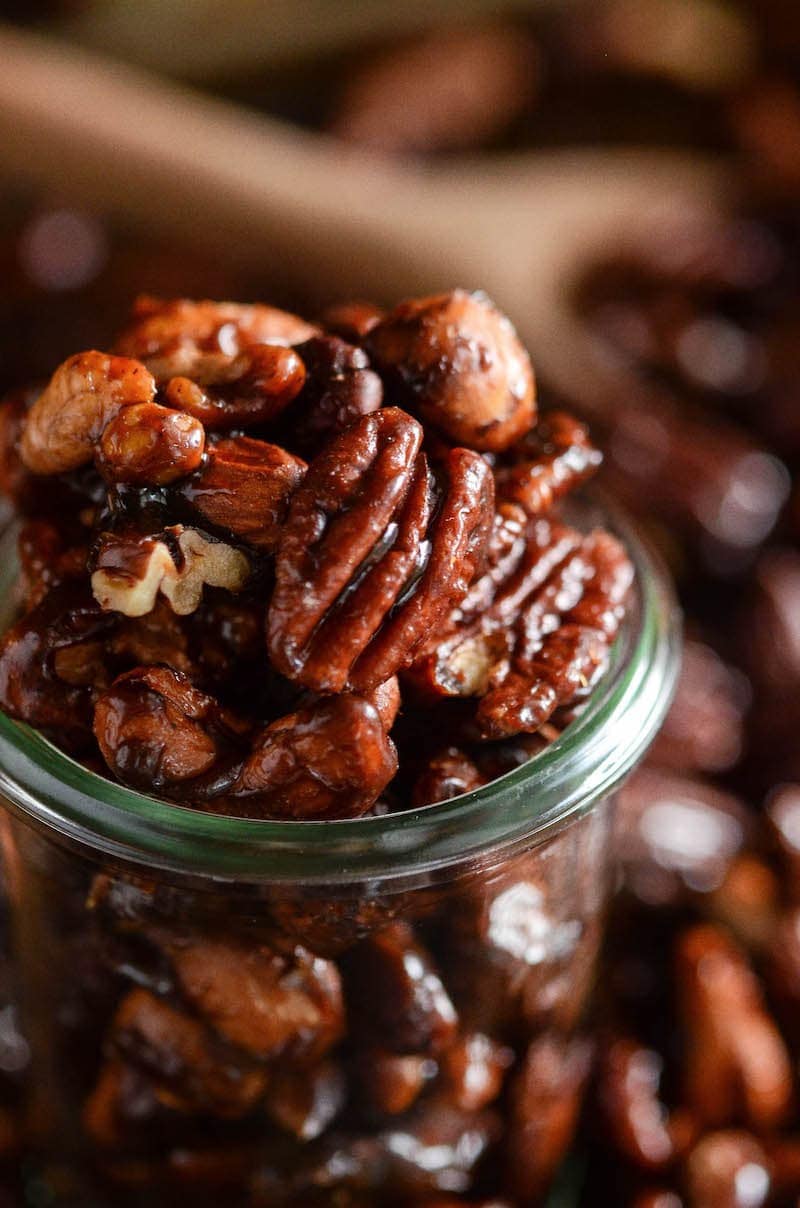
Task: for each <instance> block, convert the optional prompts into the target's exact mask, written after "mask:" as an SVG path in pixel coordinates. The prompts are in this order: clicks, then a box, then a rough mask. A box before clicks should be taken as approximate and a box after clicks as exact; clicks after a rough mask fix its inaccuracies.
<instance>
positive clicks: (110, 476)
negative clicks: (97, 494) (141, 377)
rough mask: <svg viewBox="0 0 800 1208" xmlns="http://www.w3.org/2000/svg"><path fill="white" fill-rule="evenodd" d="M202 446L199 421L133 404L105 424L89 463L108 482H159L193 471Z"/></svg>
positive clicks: (201, 453)
mask: <svg viewBox="0 0 800 1208" xmlns="http://www.w3.org/2000/svg"><path fill="white" fill-rule="evenodd" d="M204 447H205V432H204V431H203V425H202V424H201V423H200V421H199V420H197V419H194V418H193V417H192V416H191V415H184V414H183V413H182V412H180V411H170V410H169V408H167V407H160V406H159V405H158V404H157V403H138V404H135V405H133V406H131V407H125V408H124V409H123V410H122V411H120V412H119V413H118V414H117V415H116V416H115V417H114V418H113V419H112V420H111V421H110V422H109V423H108V424H106V426H105V428H104V429H103V432H102V434H101V436H100V441H99V443H98V445H97V447H96V450H95V463H96V465H97V468H98V469H99V471H100V473H101V474H102V475H103V477H104V478H105V479H106V480H107V481H108V482H126V483H134V484H136V485H137V486H165V485H166V484H167V483H170V482H175V480H176V479H178V478H183V477H184V476H185V475H186V474H191V473H192V471H193V470H196V469H197V467H198V466H199V465H200V462H201V460H202V457H203V449H204Z"/></svg>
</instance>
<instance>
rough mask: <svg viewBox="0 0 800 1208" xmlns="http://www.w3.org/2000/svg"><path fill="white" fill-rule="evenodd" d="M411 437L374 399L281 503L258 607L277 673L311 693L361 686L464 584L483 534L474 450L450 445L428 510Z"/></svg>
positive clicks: (485, 477)
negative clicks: (270, 568) (268, 593)
mask: <svg viewBox="0 0 800 1208" xmlns="http://www.w3.org/2000/svg"><path fill="white" fill-rule="evenodd" d="M421 440H422V431H421V429H420V426H419V424H418V423H417V422H416V421H415V420H413V419H412V418H411V417H410V416H408V415H406V414H405V413H404V412H402V411H399V410H397V409H395V408H386V409H384V410H382V411H378V412H376V413H375V414H374V415H369V416H365V417H364V418H363V419H362V420H360V421H359V422H358V423H357V424H355V425H354V426H353V427H352V428H350V429H349V430H348V431H347V432H345V433H344V434H343V435H341V436H340V437H338V438H337V439H336V440H334V441H333V442H332V443H331V444H330V445H329V446H328V448H327V449H326V450H325V451H324V452H323V453H322V454H321V455H320V456H319V457H318V458H317V459H316V460H315V461H314V462H313V463H312V465H311V466H310V468H309V471H308V474H307V475H306V478H305V480H304V482H303V484H302V485H301V486H300V488H299V489H298V490H297V491H296V492H295V495H294V497H293V499H292V502H291V505H290V508H289V515H288V518H287V521H286V524H285V526H284V531H283V535H282V538H281V543H280V546H279V548H278V553H277V560H276V583H275V590H274V593H273V596H272V600H271V603H270V607H269V612H268V617H267V635H268V645H269V651H270V656H271V658H272V661H273V663H274V664H275V666H276V667H277V668H278V669H279V670H280V671H281V672H282V673H283V674H284V675H287V676H289V677H290V678H292V679H296V680H298V681H299V682H300V683H303V684H306V685H307V686H308V687H311V688H314V689H315V690H317V691H326V692H332V691H341V690H342V689H343V688H347V687H351V688H355V689H357V690H358V691H369V690H370V689H372V688H374V687H376V686H377V685H378V684H380V683H382V682H383V681H384V680H386V679H388V678H389V677H390V676H391V675H393V674H394V673H395V672H396V671H397V670H398V668H399V667H401V666H402V665H403V663H405V662H406V661H407V660H408V659H409V657H410V655H411V654H412V652H413V650H414V649H415V647H416V646H417V645H418V643H419V642H420V641H421V640H422V638H423V637H424V636H425V635H426V634H427V633H430V632H431V630H432V629H434V628H435V627H436V626H437V625H438V624H439V622H440V621H441V620H442V619H443V617H444V616H445V615H446V613H447V611H448V610H449V608H450V607H451V606H452V605H453V604H454V602H455V601H456V600H458V599H460V598H462V597H463V595H464V594H465V593H466V591H467V588H468V587H469V584H470V582H471V580H472V578H473V577H474V575H475V572H476V570H477V569H478V567H479V566H480V565H481V562H482V559H483V556H484V552H485V548H486V545H487V543H488V539H489V531H490V527H491V518H492V497H493V495H492V483H491V475H490V472H489V469H488V467H487V466H486V464H485V463H484V462H483V461H482V459H481V458H479V457H478V456H477V455H476V454H474V453H470V452H469V451H468V450H465V449H455V450H452V452H451V455H450V459H449V461H448V464H447V467H446V476H447V481H446V484H445V487H444V496H443V499H442V502H441V505H440V507H439V509H438V512H437V513H436V515H435V517H434V518H433V519H432V515H433V502H434V501H433V480H432V476H431V472H430V470H429V468H428V465H427V462H426V460H425V458H424V457H423V456H421V455H420V454H419V448H420V444H421ZM398 601H402V603H400V604H399V606H398Z"/></svg>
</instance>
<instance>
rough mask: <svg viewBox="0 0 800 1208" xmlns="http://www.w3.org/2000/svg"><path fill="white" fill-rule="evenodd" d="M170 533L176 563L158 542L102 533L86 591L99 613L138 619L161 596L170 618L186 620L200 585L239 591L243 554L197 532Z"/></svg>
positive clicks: (245, 567) (246, 567)
mask: <svg viewBox="0 0 800 1208" xmlns="http://www.w3.org/2000/svg"><path fill="white" fill-rule="evenodd" d="M171 533H172V535H173V536H174V538H175V541H176V544H177V547H178V557H177V564H176V559H175V557H173V554H172V552H171V551H170V549H169V546H168V545H167V544H166V543H165V542H164V541H159V540H157V539H154V538H152V537H145V538H134V539H133V540H131V539H126V538H124V537H122V538H119V539H118V538H116V537H115V536H114V535H113V534H107V536H106V538H105V544H104V547H103V548H102V549H101V552H100V556H99V559H98V567H97V570H95V572H94V573H93V575H92V592H93V594H94V598H95V599H96V600H97V602H98V604H99V605H100V607H101V608H103V609H104V610H105V611H107V612H120V613H123V615H125V616H127V617H141V616H144V615H145V614H146V613H149V612H152V610H153V608H154V607H155V602H156V597H157V595H158V593H159V592H161V594H162V595H163V596H164V597H165V598H166V599H167V600H168V601H169V604H170V607H171V608H172V611H173V612H174V613H176V614H177V615H178V616H188V615H189V614H190V613H192V612H194V611H195V610H196V609H197V608H198V607H199V605H200V601H201V599H202V596H203V588H204V586H205V585H206V584H208V586H209V587H222V588H225V589H226V590H227V591H232V592H236V591H241V589H242V588H243V587H244V585H245V583H246V581H247V578H248V576H249V574H250V563H249V562H248V560H247V558H246V557H245V555H244V554H243V553H241V552H240V551H239V550H237V549H234V548H233V547H232V546H230V545H226V544H225V543H224V542H223V541H215V540H213V539H209V538H208V537H205V536H203V534H202V533H199V532H198V531H197V529H184V528H182V527H181V526H176V527H175V528H173V529H172V530H171Z"/></svg>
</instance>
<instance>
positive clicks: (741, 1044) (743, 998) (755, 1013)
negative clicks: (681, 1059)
mask: <svg viewBox="0 0 800 1208" xmlns="http://www.w3.org/2000/svg"><path fill="white" fill-rule="evenodd" d="M677 959H678V986H679V992H680V996H681V1002H682V1011H683V1022H684V1029H685V1032H686V1037H687V1058H686V1094H687V1099H688V1103H689V1105H690V1107H691V1108H692V1109H693V1110H694V1111H695V1112H696V1113H697V1115H698V1116H699V1117H700V1118H701V1119H702V1120H703V1121H705V1122H706V1123H707V1124H710V1125H712V1126H720V1125H725V1124H728V1123H729V1122H731V1120H733V1119H736V1118H737V1115H738V1116H739V1118H742V1117H743V1118H744V1119H745V1120H746V1121H747V1122H748V1123H749V1124H751V1125H752V1126H753V1127H754V1128H755V1129H757V1130H762V1129H763V1130H768V1129H771V1128H775V1127H776V1126H778V1125H780V1124H781V1123H782V1122H783V1121H784V1120H785V1119H786V1116H787V1113H788V1111H789V1108H790V1106H791V1098H792V1064H791V1058H790V1056H789V1053H788V1052H787V1049H786V1045H785V1043H784V1041H783V1039H782V1037H781V1035H780V1032H779V1031H778V1029H777V1027H776V1025H775V1023H774V1021H773V1020H772V1019H771V1017H770V1016H769V1015H768V1014H767V1011H766V1007H765V1005H764V1001H763V997H762V994H761V990H760V987H759V984H758V981H757V980H756V977H755V974H754V973H753V971H752V970H751V968H750V966H749V965H748V963H747V960H746V958H745V957H744V955H743V954H742V953H741V952H740V951H739V949H738V948H737V947H736V945H735V944H734V943H733V941H732V940H730V939H729V938H728V937H727V936H726V935H725V933H724V932H723V931H721V930H720V929H719V928H716V927H713V926H711V925H700V926H696V927H693V928H690V929H689V930H688V931H687V932H686V933H685V934H684V935H683V936H682V937H681V939H680V941H679V945H678V957H677Z"/></svg>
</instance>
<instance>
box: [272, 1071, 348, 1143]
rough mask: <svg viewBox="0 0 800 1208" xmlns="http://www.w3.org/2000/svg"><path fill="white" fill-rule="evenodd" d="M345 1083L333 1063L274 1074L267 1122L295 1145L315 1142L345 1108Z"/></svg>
mask: <svg viewBox="0 0 800 1208" xmlns="http://www.w3.org/2000/svg"><path fill="white" fill-rule="evenodd" d="M346 1097H347V1079H346V1078H345V1073H344V1070H343V1069H342V1067H341V1065H339V1064H338V1063H337V1062H336V1061H330V1060H329V1061H322V1062H320V1064H319V1065H315V1066H312V1068H311V1069H307V1068H306V1067H304V1066H303V1067H297V1066H292V1065H289V1066H286V1067H285V1068H282V1069H281V1068H279V1069H277V1070H276V1071H275V1073H274V1074H273V1076H272V1078H271V1080H270V1084H269V1094H268V1095H267V1097H266V1100H265V1103H264V1108H265V1111H266V1113H267V1115H268V1116H269V1118H270V1119H271V1120H272V1121H274V1123H275V1124H277V1125H278V1126H279V1127H280V1128H283V1129H285V1130H286V1132H289V1133H291V1134H292V1135H293V1136H294V1137H296V1138H297V1140H298V1141H315V1140H316V1139H317V1137H321V1136H322V1134H323V1133H324V1132H326V1130H327V1129H328V1128H329V1127H330V1125H331V1124H332V1123H333V1121H334V1120H335V1119H336V1117H337V1116H338V1115H339V1112H340V1111H341V1110H342V1108H343V1107H344V1103H345V1099H346Z"/></svg>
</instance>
